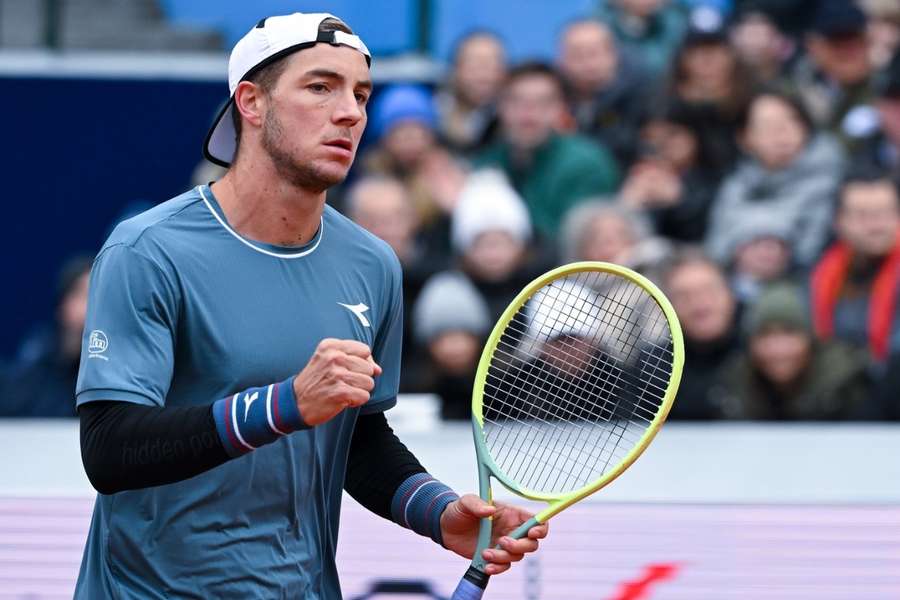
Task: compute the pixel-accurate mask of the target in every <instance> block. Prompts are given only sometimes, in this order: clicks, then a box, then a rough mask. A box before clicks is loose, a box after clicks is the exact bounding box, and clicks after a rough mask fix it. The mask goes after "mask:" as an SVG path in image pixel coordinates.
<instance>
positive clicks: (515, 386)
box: [472, 262, 684, 522]
mask: <svg viewBox="0 0 900 600" xmlns="http://www.w3.org/2000/svg"><path fill="white" fill-rule="evenodd" d="M548 348H549V350H548ZM553 353H555V355H553ZM654 361H655V363H654ZM683 365H684V342H683V337H682V333H681V327H680V325H679V323H678V317H677V316H676V314H675V310H674V308H673V307H672V305H671V303H670V302H669V301H668V299H667V298H666V297H665V295H664V294H663V293H662V292H661V291H660V290H659V288H657V287H656V285H654V284H653V283H652V282H651V281H650V280H648V279H647V278H646V277H644V276H642V275H640V274H639V273H636V272H634V271H632V270H630V269H627V268H625V267H622V266H619V265H614V264H610V263H602V262H579V263H572V264H568V265H564V266H562V267H559V268H557V269H554V270H552V271H549V272H547V273H545V274H544V275H542V276H540V277H538V278H537V279H535V280H534V281H532V282H531V283H530V284H529V285H528V286H526V287H525V288H524V289H523V290H522V291H521V292H520V293H519V294H518V295H517V296H516V298H515V299H514V300H513V301H512V302H511V303H510V305H509V306H508V307H507V309H506V310H505V311H504V313H503V315H502V316H501V317H500V319H499V320H498V322H497V324H496V325H495V326H494V329H493V331H492V332H491V335H490V337H489V338H488V341H487V343H486V344H485V348H484V351H483V352H482V355H481V360H480V361H479V365H478V370H477V372H476V378H475V386H474V388H473V395H472V424H473V431H474V437H475V447H476V453H477V455H478V459H479V462H480V463H481V464H482V465H483V466H484V468H485V469H487V470H488V471H489V472H490V475H492V476H493V477H494V478H496V479H497V480H498V481H500V482H501V483H502V484H503V485H504V486H505V487H506V488H508V489H509V490H510V491H512V492H514V493H516V494H518V495H520V496H523V497H525V498H529V499H533V500H540V501H544V502H548V503H550V507H549V508H548V509H547V510H545V511H542V512H541V513H539V514H538V515H537V516H536V519H537V522H544V521H545V520H546V519H548V518H549V517H550V516H552V515H554V514H556V513H558V512H559V511H561V510H563V509H564V508H566V507H567V506H569V505H570V504H572V503H574V502H577V501H578V500H580V499H582V498H584V497H585V496H587V495H589V494H592V493H594V492H596V491H597V490H599V489H601V488H603V487H604V486H606V485H608V484H609V483H610V482H611V481H613V480H614V479H615V478H616V477H618V476H619V475H620V474H621V473H622V472H624V471H625V469H627V468H628V467H629V466H630V465H631V464H632V463H633V462H634V461H635V460H637V458H638V457H639V456H640V455H641V453H642V452H643V451H644V450H645V449H646V447H647V446H648V445H649V444H650V442H651V441H652V440H653V438H654V436H655V435H656V433H657V432H658V431H659V428H660V426H661V425H662V423H663V422H664V421H665V419H666V416H667V415H668V413H669V410H670V409H671V407H672V403H673V402H674V398H675V394H676V392H677V389H678V384H679V382H680V378H681V371H682V368H683ZM551 367H552V368H551ZM558 367H561V369H558ZM558 370H559V371H561V374H560V373H556V372H555V371H558ZM551 371H554V373H552V374H551V373H550V372H551ZM641 377H643V378H644V379H646V382H645V384H642V383H641V381H640V379H641ZM642 385H643V387H642ZM626 390H630V391H626ZM629 394H630V397H628V398H626V396H629ZM579 396H580V398H579ZM629 407H630V408H631V410H630V412H629ZM626 434H627V435H626ZM616 435H617V436H618V438H615V437H614V436H616ZM573 436H575V437H574V438H573ZM601 444H602V446H601V447H602V448H603V450H601V451H600V453H599V454H596V453H592V452H593V451H592V450H591V448H594V447H596V446H598V445H601ZM610 444H612V445H610ZM548 446H550V447H551V451H550V453H549V454H547V451H546V448H547V447H548ZM579 447H580V449H574V448H579ZM517 452H520V453H522V454H523V455H524V456H526V458H525V459H520V458H517V457H516V453H517ZM569 452H571V453H572V455H571V456H566V454H567V453H569ZM604 452H606V455H605V456H604ZM542 453H543V454H542ZM595 462H596V463H597V464H596V465H595V464H591V463H595ZM599 462H603V463H604V465H603V467H602V468H599V467H598V465H599ZM575 467H577V469H580V472H579V473H575V472H574V471H575V470H576V468H575ZM536 469H540V470H541V471H540V473H539V474H537V475H535V473H534V471H535V470H536ZM554 469H557V470H560V471H565V472H566V473H567V475H566V477H565V478H563V479H562V480H560V474H559V473H557V474H556V475H555V477H556V478H555V479H553V481H552V482H551V479H552V478H553V477H554V472H553V470H554Z"/></svg>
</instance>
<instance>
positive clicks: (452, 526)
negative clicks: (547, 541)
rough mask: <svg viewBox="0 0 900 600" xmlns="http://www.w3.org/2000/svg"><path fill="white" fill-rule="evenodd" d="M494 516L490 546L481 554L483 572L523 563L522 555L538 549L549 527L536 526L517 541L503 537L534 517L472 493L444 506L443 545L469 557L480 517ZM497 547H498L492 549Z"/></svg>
mask: <svg viewBox="0 0 900 600" xmlns="http://www.w3.org/2000/svg"><path fill="white" fill-rule="evenodd" d="M490 516H493V517H494V519H493V523H492V527H491V545H490V547H489V548H488V549H487V550H485V551H484V559H485V560H486V561H487V562H488V565H487V567H486V568H485V572H486V573H487V574H488V575H496V574H498V573H502V572H503V571H506V570H507V569H509V567H510V566H511V564H512V563H514V562H517V561H520V560H522V558H524V556H525V554H527V553H529V552H534V551H535V550H537V549H538V540H540V539H542V538H545V537H547V531H548V525H547V523H544V524H543V525H538V526H536V527H532V528H531V529H529V530H528V536H527V537H524V538H522V539H520V540H514V539H512V538H509V537H506V534H508V533H509V532H511V531H512V530H514V529H515V528H516V527H518V526H519V525H521V524H522V523H524V522H525V521H527V520H528V519H530V518H531V517H533V516H534V515H533V514H531V513H530V512H528V511H526V510H523V509H521V508H517V507H515V506H512V505H510V504H505V503H503V502H494V504H493V505H491V504H488V503H487V502H485V501H484V500H482V499H481V498H479V497H478V496H476V495H474V494H466V495H465V496H462V497H461V498H460V499H459V500H457V501H455V502H452V503H450V504H448V505H447V508H446V509H444V512H443V514H442V515H441V534H442V536H443V539H444V546H446V547H447V548H448V549H450V550H453V551H454V552H456V553H457V554H459V555H460V556H463V557H465V558H472V555H473V554H474V553H475V545H476V542H477V540H478V527H479V522H480V520H481V518H482V517H490ZM497 544H500V548H502V549H495V548H494V546H496V545H497Z"/></svg>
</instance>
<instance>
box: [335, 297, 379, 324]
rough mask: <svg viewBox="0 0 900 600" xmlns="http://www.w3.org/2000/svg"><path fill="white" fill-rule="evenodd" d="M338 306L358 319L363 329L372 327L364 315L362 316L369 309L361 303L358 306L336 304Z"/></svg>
mask: <svg viewBox="0 0 900 600" xmlns="http://www.w3.org/2000/svg"><path fill="white" fill-rule="evenodd" d="M338 304H340V305H341V306H343V307H344V308H346V309H347V310H349V311H350V312H352V313H353V314H354V315H355V316H356V318H357V319H359V322H360V323H362V326H363V327H371V326H372V325H371V323H369V319H367V318H366V315H365V314H364V313H365V312H366V311H367V310H369V307H368V306H366V305H365V304H363V303H362V302H360V303H359V304H344V303H343V302H338Z"/></svg>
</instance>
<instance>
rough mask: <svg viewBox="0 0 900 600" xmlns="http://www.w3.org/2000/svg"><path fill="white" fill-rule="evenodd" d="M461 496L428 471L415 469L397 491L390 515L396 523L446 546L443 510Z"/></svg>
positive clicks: (392, 501)
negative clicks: (442, 523)
mask: <svg viewBox="0 0 900 600" xmlns="http://www.w3.org/2000/svg"><path fill="white" fill-rule="evenodd" d="M458 499H459V496H458V495H457V494H456V492H454V491H453V490H451V489H450V488H449V487H447V486H446V485H444V484H443V483H441V482H440V481H438V480H437V479H435V478H434V477H432V476H431V475H429V474H428V473H416V474H415V475H411V476H410V477H409V478H407V479H406V480H405V481H404V482H403V483H401V484H400V487H398V488H397V491H396V492H394V498H393V499H392V500H391V517H392V518H393V520H394V522H395V523H398V524H400V525H402V526H403V527H406V528H407V529H412V530H413V531H415V532H416V533H418V534H419V535H424V536H427V537H430V538H431V539H433V540H434V541H435V542H437V543H438V544H440V545H442V546H443V545H444V540H443V537H442V536H441V514H442V513H443V512H444V509H445V508H447V505H448V504H450V503H451V502H453V501H454V500H458Z"/></svg>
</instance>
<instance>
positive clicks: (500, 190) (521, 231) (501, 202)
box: [451, 169, 531, 253]
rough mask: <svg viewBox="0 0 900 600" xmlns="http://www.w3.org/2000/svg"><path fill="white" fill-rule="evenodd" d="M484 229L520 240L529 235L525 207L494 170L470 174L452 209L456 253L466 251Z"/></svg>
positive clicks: (502, 176)
mask: <svg viewBox="0 0 900 600" xmlns="http://www.w3.org/2000/svg"><path fill="white" fill-rule="evenodd" d="M486 231H505V232H507V233H509V234H510V235H511V236H512V237H513V238H514V239H516V240H518V241H521V242H527V241H528V239H529V238H530V237H531V218H530V217H529V216H528V209H527V208H526V207H525V204H524V202H522V199H521V198H520V197H519V194H518V193H516V190H514V189H513V187H512V186H511V185H510V183H509V181H508V180H507V178H506V175H504V174H503V172H502V171H500V170H497V169H483V170H479V171H475V172H473V173H471V174H470V175H469V176H468V178H467V179H466V182H465V184H464V185H463V189H462V192H460V196H459V200H458V201H457V203H456V207H455V208H454V209H453V224H452V227H451V236H452V239H453V246H454V248H455V249H456V250H457V251H458V252H460V253H463V252H465V251H466V250H468V249H469V247H471V245H472V243H473V242H474V241H475V239H476V238H477V237H478V236H479V235H481V234H482V233H485V232H486Z"/></svg>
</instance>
